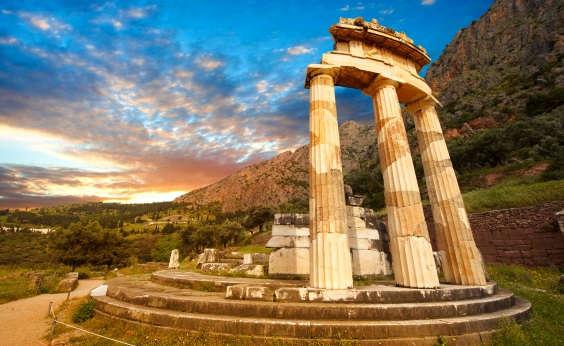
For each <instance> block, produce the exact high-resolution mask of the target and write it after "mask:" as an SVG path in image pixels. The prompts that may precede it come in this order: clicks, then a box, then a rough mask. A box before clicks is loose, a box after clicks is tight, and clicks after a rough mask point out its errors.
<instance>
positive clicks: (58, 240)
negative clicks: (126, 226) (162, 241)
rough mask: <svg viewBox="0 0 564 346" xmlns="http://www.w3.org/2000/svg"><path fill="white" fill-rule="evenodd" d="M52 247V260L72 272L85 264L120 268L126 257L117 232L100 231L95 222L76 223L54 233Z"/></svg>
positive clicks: (98, 224) (121, 240)
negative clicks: (64, 265)
mask: <svg viewBox="0 0 564 346" xmlns="http://www.w3.org/2000/svg"><path fill="white" fill-rule="evenodd" d="M51 248H52V250H53V254H54V256H55V258H56V259H57V260H58V261H60V262H62V263H64V264H66V265H70V266H71V268H72V270H75V269H76V267H77V266H80V265H84V264H90V265H105V266H110V265H121V264H124V263H125V261H126V260H127V257H128V256H127V255H126V254H125V251H124V246H123V238H122V237H121V235H120V234H119V232H118V231H117V230H113V229H104V228H102V226H100V223H98V221H90V222H89V223H88V224H86V225H85V224H83V223H78V222H77V223H73V224H71V225H70V226H69V227H68V228H67V229H62V230H58V231H56V232H55V233H54V236H53V239H52V244H51Z"/></svg>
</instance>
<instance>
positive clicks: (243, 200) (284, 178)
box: [175, 121, 376, 211]
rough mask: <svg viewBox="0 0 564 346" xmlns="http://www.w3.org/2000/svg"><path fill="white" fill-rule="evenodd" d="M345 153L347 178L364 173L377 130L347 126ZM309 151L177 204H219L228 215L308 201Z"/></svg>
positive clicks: (205, 189) (284, 157) (353, 124)
mask: <svg viewBox="0 0 564 346" xmlns="http://www.w3.org/2000/svg"><path fill="white" fill-rule="evenodd" d="M339 132H340V134H341V151H342V158H343V170H344V172H345V174H347V173H349V172H351V171H354V170H358V169H360V166H361V164H360V163H361V162H365V161H367V160H368V159H369V158H370V155H371V154H374V146H375V143H376V136H375V134H374V131H373V127H372V126H369V125H363V124H359V123H357V122H354V121H348V122H345V123H343V124H342V125H341V126H340V128H339ZM308 161H309V159H308V147H307V145H305V146H303V147H300V148H299V149H297V150H295V151H294V152H290V151H287V152H284V153H282V154H280V155H278V156H276V157H274V158H273V159H270V160H267V161H263V162H260V163H257V164H254V165H250V166H247V167H245V168H243V169H241V170H240V171H238V172H236V173H234V174H232V175H230V176H228V177H226V178H224V179H222V180H220V181H218V182H217V183H214V184H211V185H208V186H206V187H203V188H201V189H197V190H194V191H192V192H190V193H187V194H185V195H183V196H180V197H178V198H177V199H176V200H175V201H176V202H181V203H189V204H199V205H202V204H210V203H213V202H219V203H221V204H222V206H223V209H224V210H226V211H234V210H241V209H249V208H252V207H261V206H264V207H277V206H279V205H281V204H283V203H286V202H290V201H296V200H298V201H305V200H307V195H308V190H307V188H308V166H307V165H308Z"/></svg>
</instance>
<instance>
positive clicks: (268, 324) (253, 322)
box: [94, 296, 531, 340]
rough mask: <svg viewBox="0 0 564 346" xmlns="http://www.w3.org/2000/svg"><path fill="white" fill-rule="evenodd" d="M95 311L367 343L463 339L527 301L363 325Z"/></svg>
mask: <svg viewBox="0 0 564 346" xmlns="http://www.w3.org/2000/svg"><path fill="white" fill-rule="evenodd" d="M94 299H95V300H96V309H97V311H99V312H102V313H105V314H107V315H110V316H112V317H117V318H121V319H125V320H129V321H135V322H141V323H147V324H151V325H154V326H161V327H171V328H175V329H180V330H195V331H200V332H209V333H220V334H231V335H253V336H257V337H291V338H333V339H372V340H385V339H388V338H405V337H410V338H420V337H430V336H439V335H448V336H456V335H464V334H470V333H480V332H485V331H490V330H494V329H496V328H498V327H499V322H500V321H501V320H504V319H507V318H510V319H511V318H512V319H517V320H521V319H524V318H526V317H527V316H528V312H529V310H530V307H531V305H530V303H528V302H526V301H524V300H521V299H516V300H515V305H514V306H512V307H510V308H508V309H503V310H500V311H496V312H492V313H485V314H480V315H474V316H464V317H454V318H441V319H419V320H404V319H401V320H393V321H372V320H371V321H366V320H355V321H350V320H306V319H273V318H257V317H240V316H222V315H214V314H197V313H188V312H179V311H174V310H166V309H158V308H152V307H146V306H140V305H135V304H130V303H127V302H123V301H119V300H117V299H114V298H111V297H107V296H103V297H94Z"/></svg>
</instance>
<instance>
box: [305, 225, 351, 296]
mask: <svg viewBox="0 0 564 346" xmlns="http://www.w3.org/2000/svg"><path fill="white" fill-rule="evenodd" d="M310 286H311V287H314V288H325V289H332V290H339V289H348V288H352V287H353V278H352V265H351V254H350V250H349V241H348V234H346V233H317V234H316V235H315V239H313V240H312V242H311V264H310Z"/></svg>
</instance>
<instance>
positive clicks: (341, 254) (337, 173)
mask: <svg viewBox="0 0 564 346" xmlns="http://www.w3.org/2000/svg"><path fill="white" fill-rule="evenodd" d="M329 32H330V33H331V35H332V36H333V39H334V47H333V50H332V51H330V52H327V53H325V54H323V55H322V58H321V64H313V65H309V66H308V69H307V75H306V83H305V84H306V88H309V89H310V146H309V151H310V152H309V154H310V155H309V162H310V166H309V171H310V184H309V185H310V191H309V192H310V193H309V197H310V199H309V207H310V212H309V217H308V215H304V214H299V215H296V214H292V215H277V217H276V222H275V225H274V227H273V234H272V239H271V240H270V242H269V246H271V247H273V248H275V249H276V250H275V251H274V252H273V254H272V256H271V258H270V260H269V262H270V263H269V264H270V272H271V273H276V272H278V273H285V274H292V273H298V274H303V275H306V274H307V271H308V270H309V280H288V279H285V280H281V279H276V280H273V279H266V278H249V277H234V276H233V275H224V276H217V275H206V274H203V273H200V272H191V271H179V270H163V271H158V272H155V273H153V274H152V275H151V277H150V278H135V279H129V278H126V277H121V278H115V279H112V280H110V281H109V283H108V288H107V292H106V295H105V296H95V297H93V299H94V300H95V301H96V309H97V311H99V312H101V313H102V314H105V315H110V316H112V317H116V318H119V319H121V320H124V321H132V322H139V323H143V324H150V325H154V326H159V327H170V328H174V329H181V330H190V331H200V332H201V331H205V332H206V333H207V332H210V333H215V334H218V335H234V336H237V337H240V336H245V337H248V338H249V341H251V342H256V343H257V344H261V343H264V342H265V341H267V340H269V339H270V340H272V341H275V342H276V341H277V340H275V339H277V338H287V339H286V340H291V341H290V342H291V343H296V344H298V343H303V344H305V343H309V342H311V341H313V342H316V343H327V344H329V343H332V342H333V341H336V340H339V341H340V342H345V343H351V344H358V343H361V344H363V345H400V344H401V345H421V346H423V345H434V344H438V343H440V344H444V343H448V344H449V345H451V344H452V345H481V344H484V343H486V344H487V343H488V342H489V341H490V340H491V336H492V333H493V332H494V331H495V330H496V329H498V328H499V327H500V323H503V322H504V321H507V320H508V319H513V320H517V321H520V320H523V319H525V318H527V317H528V315H529V311H530V309H531V304H530V303H529V302H527V301H524V300H522V299H519V298H518V297H515V296H513V294H512V293H511V292H508V291H506V290H499V289H498V288H497V286H496V284H495V283H493V282H487V280H486V275H485V271H484V268H483V265H482V258H481V254H480V253H479V251H478V249H477V247H476V245H475V242H474V238H473V235H472V231H471V229H470V224H469V221H468V217H467V214H466V210H465V208H464V203H463V200H462V196H461V193H460V189H459V188H458V183H457V180H456V175H455V172H454V170H453V168H452V163H451V161H450V157H449V154H448V149H447V146H446V143H445V141H444V137H443V134H442V129H441V125H440V121H439V118H438V116H437V112H436V110H435V105H438V101H437V100H436V99H435V98H434V96H433V94H432V90H431V88H430V87H429V86H428V85H427V84H426V83H425V80H424V79H423V78H421V77H420V76H419V71H420V69H421V68H422V67H423V66H424V65H426V64H428V63H429V62H430V58H429V56H428V55H427V53H426V52H425V51H424V50H423V49H422V48H421V47H418V46H416V45H414V44H413V41H411V40H410V39H409V38H408V37H407V36H406V35H405V34H403V33H398V32H396V31H394V30H392V29H390V28H386V27H383V26H381V25H380V24H378V23H377V22H376V21H371V22H366V21H364V20H363V19H362V18H354V19H353V18H341V19H340V20H339V22H338V23H336V24H335V25H333V26H331V28H330V29H329ZM335 86H344V87H350V88H355V89H360V90H362V91H363V92H364V93H366V94H367V95H369V96H371V97H372V99H373V106H374V118H375V122H376V131H377V145H378V152H379V159H380V166H381V170H382V175H383V178H384V179H383V180H384V187H385V189H384V190H385V191H384V193H385V202H386V208H387V232H383V229H382V228H381V227H380V223H378V222H377V219H374V213H373V212H372V211H370V210H366V209H364V208H361V207H360V206H359V205H360V202H361V198H359V197H358V196H348V197H346V198H345V187H344V183H343V174H342V164H341V158H340V140H339V131H338V120H337V108H336V103H335V93H334V87H335ZM400 103H403V104H405V105H406V106H407V108H408V109H409V110H410V112H411V114H412V116H413V120H414V123H415V129H416V130H417V141H418V146H419V152H420V153H421V158H422V164H423V169H424V173H425V179H426V186H427V190H428V195H429V202H430V205H431V209H432V213H433V222H434V225H435V230H436V234H437V250H438V251H439V252H441V263H442V266H443V272H444V276H443V280H442V282H439V276H438V271H437V269H436V265H435V263H434V262H435V260H434V258H433V249H432V247H431V242H430V239H429V235H428V230H427V226H426V222H425V218H424V215H423V208H422V203H421V197H420V191H419V186H418V182H417V177H416V175H415V170H414V167H413V162H412V158H411V152H410V149H409V143H408V138H407V135H406V131H405V126H404V121H403V117H402V112H401V107H400ZM346 202H348V204H354V205H349V206H347V205H346ZM351 202H352V203H351ZM388 248H389V254H388ZM255 257H257V258H255ZM258 257H259V256H255V255H248V254H242V253H233V252H230V251H223V252H222V251H219V250H214V249H206V250H205V251H204V253H202V255H200V257H199V259H198V267H199V268H200V270H201V271H212V272H214V271H215V270H218V269H219V273H223V272H226V271H227V272H234V271H235V270H239V269H241V270H246V269H243V268H247V269H248V267H244V266H259V265H261V266H263V269H264V266H265V264H266V263H264V260H265V259H266V258H265V257H266V256H264V255H262V259H261V260H262V261H263V263H264V264H263V263H261V264H256V263H255V261H258ZM390 260H391V261H392V269H393V270H392V271H393V275H394V283H393V284H392V283H390V282H389V281H382V282H376V283H373V284H370V285H361V286H358V285H357V286H356V287H355V286H354V282H353V275H358V274H361V275H363V274H368V275H379V274H382V273H390V272H391V271H390V263H389V262H390ZM255 268H258V267H255ZM246 275H247V276H248V275H249V274H248V272H247V273H246ZM222 294H223V296H222ZM257 300H258V302H257Z"/></svg>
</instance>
